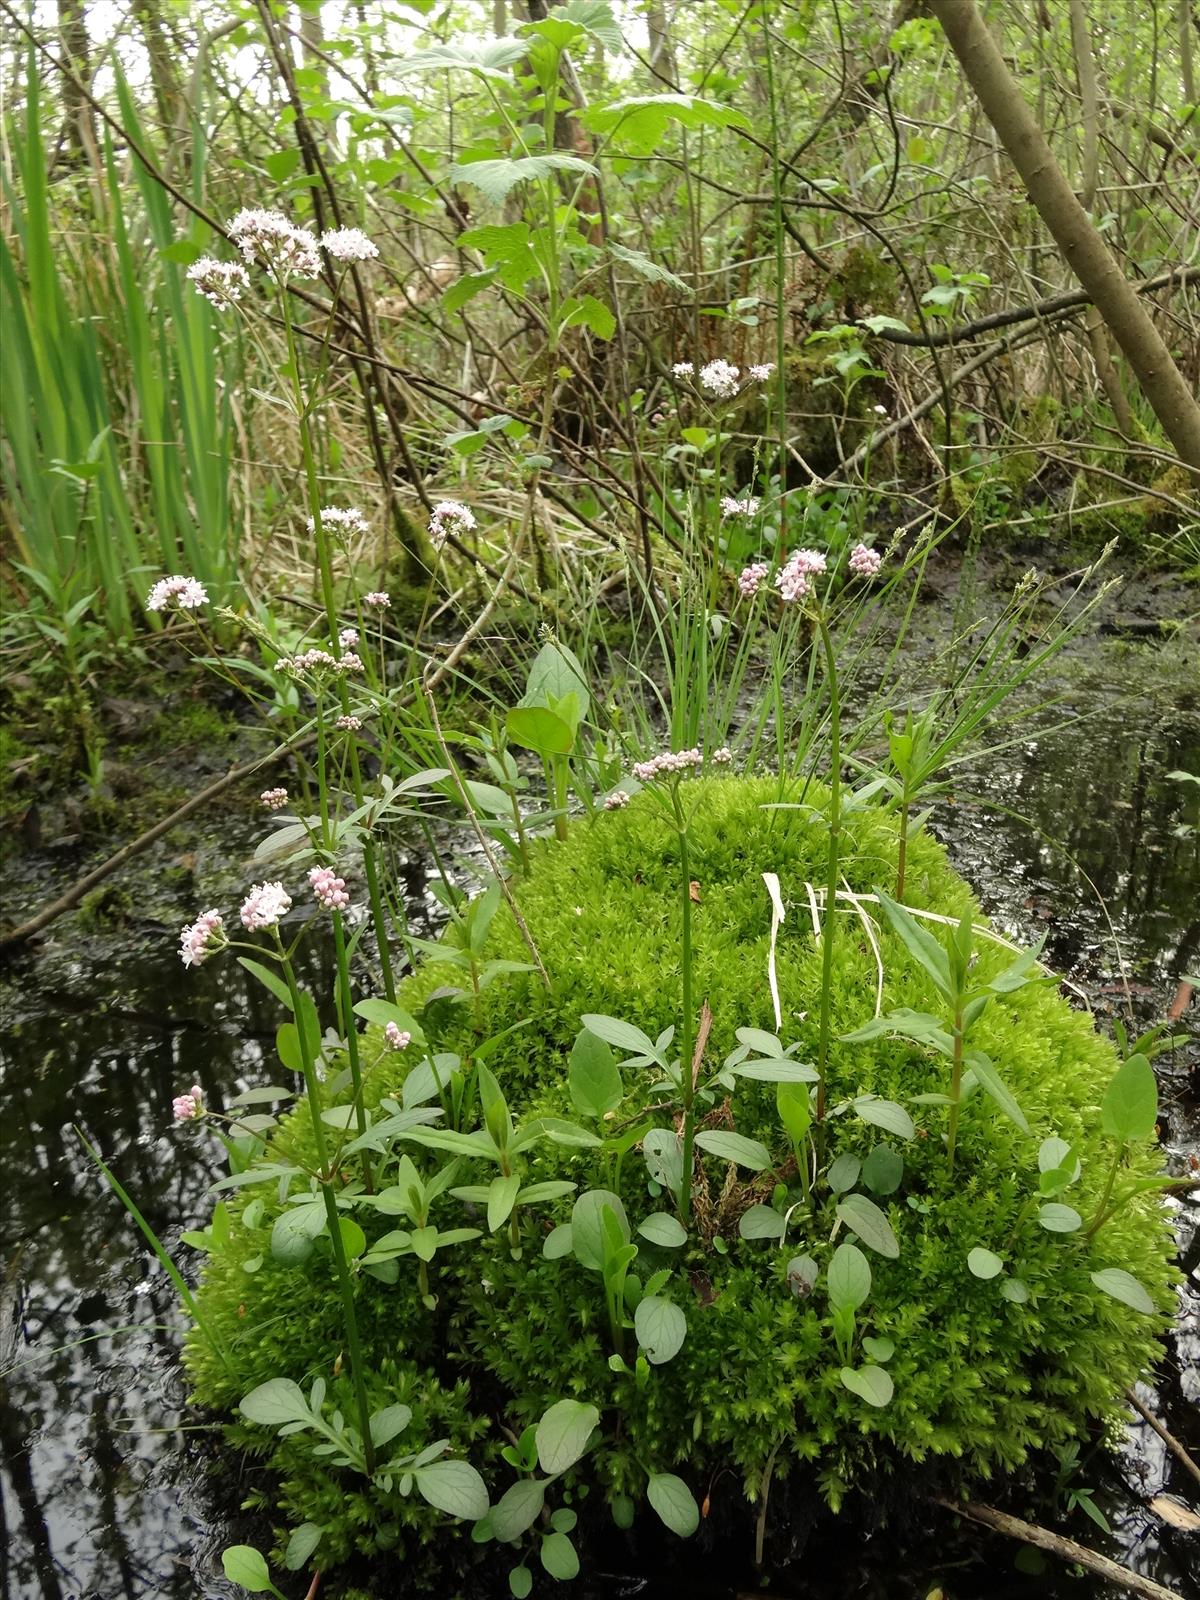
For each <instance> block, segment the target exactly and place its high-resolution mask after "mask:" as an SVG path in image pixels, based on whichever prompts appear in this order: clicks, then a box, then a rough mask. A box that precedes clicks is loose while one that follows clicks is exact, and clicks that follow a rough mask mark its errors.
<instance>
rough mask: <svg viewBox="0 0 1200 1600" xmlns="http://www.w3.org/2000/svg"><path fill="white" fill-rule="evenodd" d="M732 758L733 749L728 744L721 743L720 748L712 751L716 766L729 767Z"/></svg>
mask: <svg viewBox="0 0 1200 1600" xmlns="http://www.w3.org/2000/svg"><path fill="white" fill-rule="evenodd" d="M732 760H733V751H732V750H731V749H730V748H729V746H728V745H727V744H723V745H721V747H720V748H719V749H717V750H714V751H713V753H712V761H713V765H714V766H717V767H727V766H728V765H729V763H730V762H731V761H732Z"/></svg>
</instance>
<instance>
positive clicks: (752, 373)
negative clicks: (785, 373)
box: [746, 361, 775, 383]
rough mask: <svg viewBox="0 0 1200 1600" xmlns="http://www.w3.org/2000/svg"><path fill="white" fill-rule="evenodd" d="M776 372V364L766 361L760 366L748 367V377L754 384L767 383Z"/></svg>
mask: <svg viewBox="0 0 1200 1600" xmlns="http://www.w3.org/2000/svg"><path fill="white" fill-rule="evenodd" d="M774 371H775V363H774V362H773V361H764V362H762V363H760V364H759V365H758V366H755V367H748V368H747V369H746V375H747V377H748V378H749V379H750V381H751V382H752V383H766V381H767V379H768V378H769V377H770V376H771V374H772V373H773V372H774Z"/></svg>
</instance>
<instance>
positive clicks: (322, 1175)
mask: <svg viewBox="0 0 1200 1600" xmlns="http://www.w3.org/2000/svg"><path fill="white" fill-rule="evenodd" d="M275 943H276V945H277V946H278V949H279V956H280V961H281V964H282V966H283V970H284V974H285V976H286V978H287V986H288V994H289V995H290V997H291V1002H292V1015H293V1016H294V1017H295V1019H296V1036H297V1038H298V1039H299V1041H300V1063H301V1066H302V1067H303V1069H304V1086H305V1089H306V1091H307V1094H308V1116H309V1122H310V1124H311V1126H312V1130H313V1144H314V1145H315V1146H316V1151H317V1162H318V1165H319V1171H318V1174H317V1182H318V1183H319V1185H320V1187H321V1194H322V1196H323V1198H324V1201H325V1216H326V1219H327V1222H328V1225H329V1243H330V1247H331V1249H332V1250H333V1260H334V1265H335V1266H336V1268H337V1279H338V1290H339V1292H340V1294H341V1298H342V1317H343V1321H344V1324H345V1331H346V1345H347V1348H348V1350H349V1352H350V1378H351V1382H352V1383H353V1385H354V1400H355V1405H356V1407H357V1409H358V1425H359V1431H360V1432H361V1434H362V1440H363V1453H364V1455H365V1457H366V1462H367V1472H368V1474H371V1473H373V1472H374V1471H375V1446H374V1445H373V1444H372V1443H371V1406H370V1402H369V1401H368V1399H367V1384H366V1364H365V1362H364V1360H363V1353H362V1345H361V1343H360V1341H359V1337H358V1313H357V1311H356V1310H355V1307H354V1284H353V1281H352V1279H351V1277H350V1264H349V1262H348V1261H347V1260H346V1246H345V1243H344V1242H343V1240H342V1225H341V1218H340V1216H339V1215H338V1208H337V1201H336V1199H335V1198H334V1194H333V1172H332V1170H331V1168H330V1163H329V1146H328V1144H327V1143H326V1140H325V1124H324V1123H323V1122H322V1120H321V1085H320V1084H319V1082H318V1081H317V1071H316V1065H315V1063H314V1061H313V1057H312V1051H311V1048H310V1046H311V1042H312V1041H311V1040H310V1039H309V1036H308V1027H307V1025H306V1023H305V1012H304V1008H303V1005H302V1002H301V999H300V991H299V989H298V988H297V987H296V975H295V973H294V972H293V971H292V963H291V962H290V961H289V960H288V958H287V956H286V955H285V954H284V949H283V942H282V940H281V939H280V938H279V932H278V929H276V931H275Z"/></svg>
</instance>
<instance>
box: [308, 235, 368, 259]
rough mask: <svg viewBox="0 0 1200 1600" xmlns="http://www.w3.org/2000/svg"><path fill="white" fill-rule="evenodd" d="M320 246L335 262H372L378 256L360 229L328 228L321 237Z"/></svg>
mask: <svg viewBox="0 0 1200 1600" xmlns="http://www.w3.org/2000/svg"><path fill="white" fill-rule="evenodd" d="M320 245H321V249H322V250H324V251H325V253H326V255H331V256H332V257H333V259H334V260H335V261H374V259H375V258H376V256H378V254H379V251H378V249H377V248H376V246H375V244H374V243H373V242H372V240H370V239H368V238H367V236H366V234H365V233H364V232H363V231H362V229H361V228H329V229H327V230H326V232H325V233H323V234H322V235H321V238H320Z"/></svg>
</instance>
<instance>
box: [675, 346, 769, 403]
mask: <svg viewBox="0 0 1200 1600" xmlns="http://www.w3.org/2000/svg"><path fill="white" fill-rule="evenodd" d="M774 371H775V363H774V362H773V361H768V362H764V363H762V364H759V365H755V366H752V367H747V368H746V379H747V382H749V383H766V381H767V379H768V378H769V377H770V376H771V374H772V373H773V372H774ZM671 372H672V374H673V375H674V376H675V377H676V378H679V379H681V380H682V379H684V378H694V377H695V376H696V364H695V362H694V361H676V362H675V364H674V365H673V366H672V368H671ZM741 378H742V369H741V368H740V367H735V366H734V365H733V363H732V362H731V361H725V360H724V359H723V358H722V357H720V356H718V357H717V359H716V360H715V361H707V362H705V364H704V366H702V367H701V368H700V387H701V388H702V389H703V390H704V391H705V393H707V394H711V395H713V396H714V397H715V398H716V399H718V400H732V399H733V397H734V395H735V394H737V392H738V390H739V389H740V388H741V386H742V385H741Z"/></svg>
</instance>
